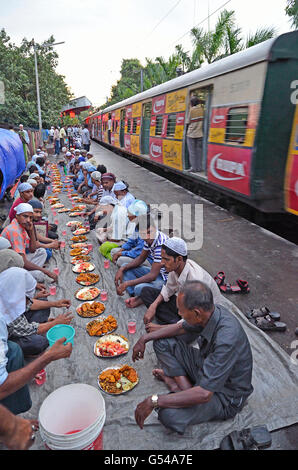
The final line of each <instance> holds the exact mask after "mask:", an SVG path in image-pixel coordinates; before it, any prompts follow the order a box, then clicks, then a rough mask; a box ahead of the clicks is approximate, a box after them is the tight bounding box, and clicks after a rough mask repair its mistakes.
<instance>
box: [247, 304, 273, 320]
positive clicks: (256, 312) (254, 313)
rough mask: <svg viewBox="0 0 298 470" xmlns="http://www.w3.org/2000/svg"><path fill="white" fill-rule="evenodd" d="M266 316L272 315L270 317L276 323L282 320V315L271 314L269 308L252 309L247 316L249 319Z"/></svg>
mask: <svg viewBox="0 0 298 470" xmlns="http://www.w3.org/2000/svg"><path fill="white" fill-rule="evenodd" d="M266 315H270V317H271V318H272V320H274V321H278V320H280V313H278V312H270V310H269V308H268V307H266V306H264V307H260V308H253V309H251V311H250V312H249V313H248V314H247V317H248V316H250V318H257V317H265V316H266Z"/></svg>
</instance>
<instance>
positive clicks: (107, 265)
mask: <svg viewBox="0 0 298 470" xmlns="http://www.w3.org/2000/svg"><path fill="white" fill-rule="evenodd" d="M103 267H104V268H105V269H109V267H110V260H108V259H105V260H104V263H103Z"/></svg>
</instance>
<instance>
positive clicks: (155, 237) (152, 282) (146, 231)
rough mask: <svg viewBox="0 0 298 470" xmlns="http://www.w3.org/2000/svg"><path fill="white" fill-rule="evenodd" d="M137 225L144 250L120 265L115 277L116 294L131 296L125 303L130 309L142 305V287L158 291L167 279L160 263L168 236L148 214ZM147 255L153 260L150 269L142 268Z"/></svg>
mask: <svg viewBox="0 0 298 470" xmlns="http://www.w3.org/2000/svg"><path fill="white" fill-rule="evenodd" d="M138 223H139V234H140V237H141V238H142V239H143V240H144V248H143V250H142V252H141V254H140V255H139V256H138V257H137V258H135V259H134V260H132V261H131V262H130V263H128V264H124V265H122V266H121V268H119V269H118V271H117V273H116V276H115V285H116V290H117V294H118V295H123V294H124V291H125V290H127V292H128V293H129V295H130V296H131V298H130V299H127V300H126V301H125V303H126V306H127V307H130V308H134V307H137V306H139V305H141V304H142V303H143V301H142V299H141V297H140V294H141V291H142V289H143V288H144V287H146V286H149V287H155V288H156V289H159V290H160V289H161V288H162V286H163V285H164V283H165V282H166V281H167V277H168V273H167V271H166V269H165V268H164V266H163V265H162V262H161V247H162V245H163V244H164V243H165V241H166V240H167V238H168V236H167V235H166V234H164V233H163V232H160V231H159V230H158V229H157V227H156V223H155V220H154V219H153V218H152V216H151V215H150V214H147V215H144V216H141V217H139V219H138ZM149 254H150V255H151V256H152V258H153V263H152V265H151V267H147V266H142V265H143V263H144V262H145V261H146V259H147V257H148V255H149ZM133 296H134V297H133Z"/></svg>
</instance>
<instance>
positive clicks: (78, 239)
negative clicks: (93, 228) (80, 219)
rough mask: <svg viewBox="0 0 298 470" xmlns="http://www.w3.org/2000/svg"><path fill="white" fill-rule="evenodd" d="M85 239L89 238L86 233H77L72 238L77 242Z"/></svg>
mask: <svg viewBox="0 0 298 470" xmlns="http://www.w3.org/2000/svg"><path fill="white" fill-rule="evenodd" d="M85 240H87V237H86V235H77V236H74V237H72V238H71V241H72V242H75V243H77V242H84V241H85Z"/></svg>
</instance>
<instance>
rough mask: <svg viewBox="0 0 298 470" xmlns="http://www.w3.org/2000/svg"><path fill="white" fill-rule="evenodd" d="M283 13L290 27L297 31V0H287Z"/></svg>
mask: <svg viewBox="0 0 298 470" xmlns="http://www.w3.org/2000/svg"><path fill="white" fill-rule="evenodd" d="M285 11H286V14H287V15H288V16H289V17H290V21H291V24H292V27H293V28H294V29H298V0H287V6H286V8H285Z"/></svg>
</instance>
